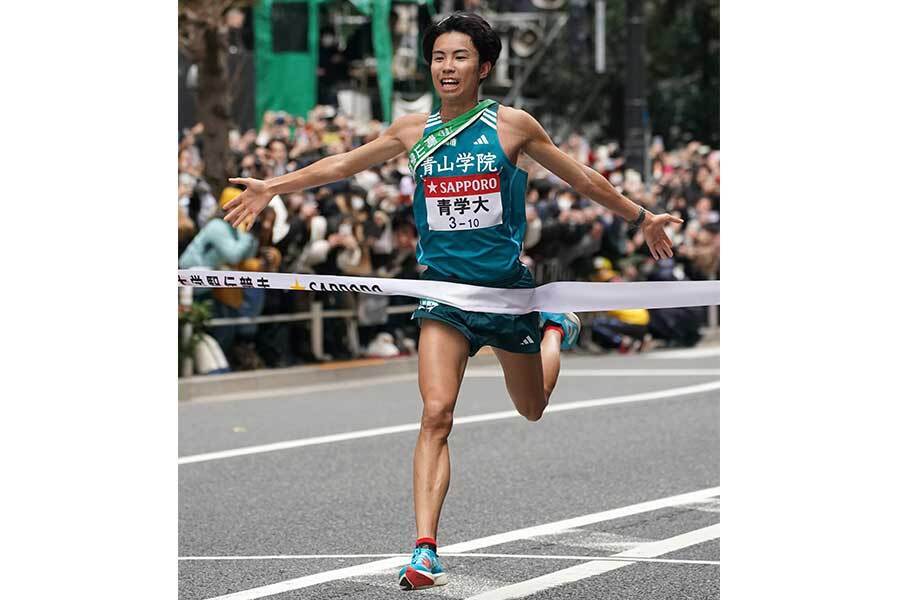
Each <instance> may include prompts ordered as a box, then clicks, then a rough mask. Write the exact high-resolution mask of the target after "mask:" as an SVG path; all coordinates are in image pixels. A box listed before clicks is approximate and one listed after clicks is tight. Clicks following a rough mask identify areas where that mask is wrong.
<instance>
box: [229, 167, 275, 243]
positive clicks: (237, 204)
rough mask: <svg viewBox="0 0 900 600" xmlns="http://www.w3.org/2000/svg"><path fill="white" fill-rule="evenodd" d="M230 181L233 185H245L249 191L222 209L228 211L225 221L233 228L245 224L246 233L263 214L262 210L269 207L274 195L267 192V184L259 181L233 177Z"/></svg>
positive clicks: (245, 191)
mask: <svg viewBox="0 0 900 600" xmlns="http://www.w3.org/2000/svg"><path fill="white" fill-rule="evenodd" d="M228 181H229V183H232V184H238V185H243V186H245V187H246V188H247V189H245V190H244V191H243V192H241V193H240V195H238V196H237V197H236V198H234V199H233V200H232V201H231V202H229V203H228V204H226V205H225V206H223V207H222V208H224V209H225V210H226V211H227V214H226V215H225V220H226V221H228V222H229V223H231V225H232V226H233V227H238V226H239V225H241V224H243V225H244V227H245V231H246V230H248V229H250V227H251V226H252V225H253V222H254V221H256V217H257V216H258V215H259V213H261V212H262V209H264V208H265V207H266V206H268V205H269V202H271V201H272V198H273V197H274V194H270V193H268V192H266V184H265V183H264V182H262V181H260V180H259V179H250V178H244V177H232V178H231V179H229V180H228Z"/></svg>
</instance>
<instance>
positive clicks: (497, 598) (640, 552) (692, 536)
mask: <svg viewBox="0 0 900 600" xmlns="http://www.w3.org/2000/svg"><path fill="white" fill-rule="evenodd" d="M718 537H719V524H718V523H717V524H715V525H710V526H709V527H703V528H701V529H695V530H694V531H689V532H688V533H684V534H681V535H676V536H675V537H670V538H667V539H664V540H659V541H658V542H647V543H646V544H641V545H639V546H637V547H635V548H632V549H630V550H626V551H625V552H620V553H619V554H614V555H612V556H611V557H610V558H618V559H627V558H630V557H634V558H638V559H641V558H655V557H657V556H660V555H662V554H668V553H669V552H674V551H675V550H680V549H681V548H687V547H688V546H694V545H696V544H701V543H703V542H708V541H710V540H714V539H717V538H718ZM634 562H637V561H634ZM634 562H629V561H627V560H625V561H623V562H613V561H609V560H591V561H589V562H586V563H584V564H580V565H575V566H574V567H569V568H568V569H562V570H560V571H554V572H553V573H548V574H546V575H541V576H540V577H535V578H534V579H528V580H526V581H520V582H519V583H514V584H512V585H506V586H503V587H501V588H497V589H493V590H490V591H488V592H484V593H482V594H477V595H475V596H469V597H468V598H467V599H466V600H508V599H510V598H521V597H523V596H530V595H531V594H536V593H538V592H541V591H543V590H546V589H549V588H552V587H558V586H561V585H565V584H567V583H574V582H576V581H580V580H582V579H586V578H588V577H594V576H595V575H601V574H603V573H609V572H610V571H615V570H616V569H621V568H623V567H627V566H629V565H633V564H634Z"/></svg>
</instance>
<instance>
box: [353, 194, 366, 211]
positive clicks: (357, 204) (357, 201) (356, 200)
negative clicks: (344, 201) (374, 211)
mask: <svg viewBox="0 0 900 600" xmlns="http://www.w3.org/2000/svg"><path fill="white" fill-rule="evenodd" d="M350 204H351V205H352V206H353V210H362V209H363V207H364V206H365V205H366V201H365V200H363V199H362V198H360V197H359V196H353V198H352V199H351V200H350Z"/></svg>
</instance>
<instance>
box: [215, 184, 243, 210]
mask: <svg viewBox="0 0 900 600" xmlns="http://www.w3.org/2000/svg"><path fill="white" fill-rule="evenodd" d="M240 195H241V190H240V189H238V188H236V187H227V188H225V189H224V190H222V194H221V195H220V196H219V208H222V207H224V206H225V205H226V204H228V203H229V202H231V201H232V200H234V199H235V198H237V197H238V196H240Z"/></svg>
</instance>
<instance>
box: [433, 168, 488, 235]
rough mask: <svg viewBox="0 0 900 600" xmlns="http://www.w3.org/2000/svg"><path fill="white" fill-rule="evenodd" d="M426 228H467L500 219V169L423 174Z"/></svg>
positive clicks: (475, 227)
mask: <svg viewBox="0 0 900 600" xmlns="http://www.w3.org/2000/svg"><path fill="white" fill-rule="evenodd" d="M422 185H424V186H425V207H426V208H427V209H428V229H430V230H432V231H468V230H470V229H484V228H485V227H493V226H494V225H499V224H501V223H503V201H502V200H501V199H500V173H479V174H475V175H460V176H458V177H426V178H425V179H424V180H423V182H422Z"/></svg>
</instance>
